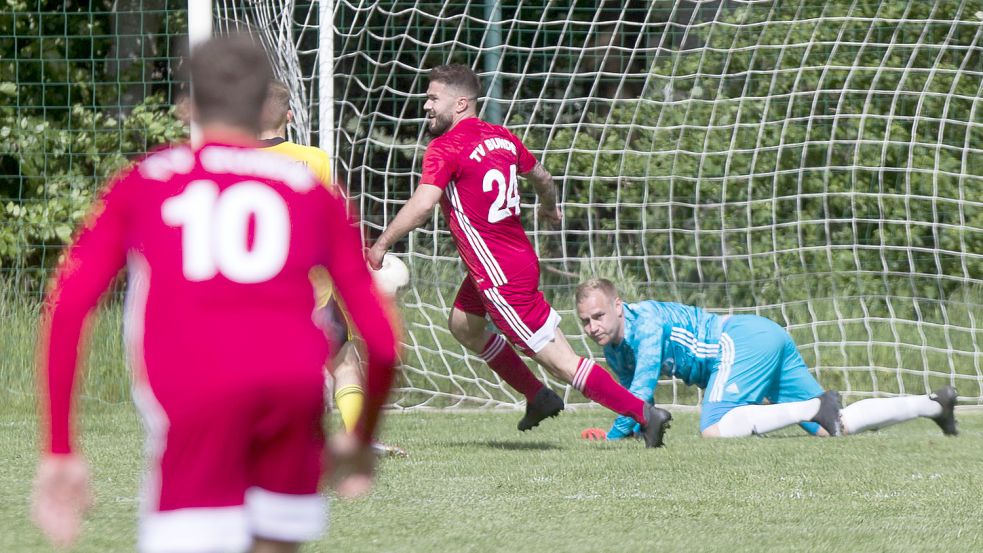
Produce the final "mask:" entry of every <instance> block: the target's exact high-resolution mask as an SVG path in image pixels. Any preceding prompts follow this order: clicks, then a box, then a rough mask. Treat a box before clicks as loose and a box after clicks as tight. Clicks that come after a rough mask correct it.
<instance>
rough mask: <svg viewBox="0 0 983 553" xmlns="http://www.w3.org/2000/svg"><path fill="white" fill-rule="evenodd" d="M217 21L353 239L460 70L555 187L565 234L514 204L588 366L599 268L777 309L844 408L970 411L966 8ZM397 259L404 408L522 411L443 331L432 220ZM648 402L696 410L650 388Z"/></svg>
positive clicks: (419, 143) (981, 255)
mask: <svg viewBox="0 0 983 553" xmlns="http://www.w3.org/2000/svg"><path fill="white" fill-rule="evenodd" d="M213 10H214V15H215V30H216V31H217V32H226V31H228V30H231V29H250V30H252V31H253V32H256V33H258V34H260V35H261V36H262V37H263V41H264V44H265V46H266V47H267V49H268V51H269V52H270V54H271V58H272V59H273V60H274V61H275V62H276V64H277V72H278V76H279V77H280V78H281V79H283V80H285V81H286V82H287V83H288V84H289V85H291V86H292V87H293V88H294V92H295V94H294V96H295V97H294V98H293V103H292V104H291V107H292V108H293V109H294V112H295V114H299V115H298V117H297V118H296V120H295V126H294V127H293V128H292V129H291V138H292V139H294V140H297V141H298V142H301V143H308V141H310V142H311V143H316V144H319V145H320V146H321V147H323V148H326V149H327V150H328V151H329V152H331V153H332V157H333V159H334V161H335V171H336V174H337V175H338V176H339V177H340V178H341V180H342V181H343V182H345V183H346V184H347V186H348V188H349V192H350V195H351V197H352V199H353V202H354V205H355V206H357V209H358V211H359V215H360V216H361V218H362V221H363V223H364V225H365V227H366V228H367V230H368V232H369V234H370V238H371V237H373V236H375V235H377V234H378V232H379V231H380V230H381V229H382V228H384V227H385V225H387V224H388V223H389V221H390V220H391V219H392V217H393V215H394V214H395V212H396V211H397V210H398V209H399V207H400V206H401V205H402V204H403V203H404V202H405V201H406V199H407V198H408V197H409V196H410V194H411V193H412V191H413V187H414V186H415V185H416V184H417V183H418V179H419V175H420V162H421V158H422V154H423V151H424V148H425V138H424V134H423V120H424V114H423V111H422V105H423V102H424V100H425V98H424V91H425V88H426V83H427V69H428V68H429V67H431V66H433V65H435V64H439V63H446V62H449V61H453V62H458V63H466V64H468V65H470V66H471V67H473V68H474V69H475V70H476V72H478V73H479V75H480V76H481V77H482V79H483V81H484V84H485V86H486V87H487V90H486V93H485V95H484V97H483V98H481V110H482V111H481V115H482V116H483V117H484V118H486V119H489V120H493V121H500V122H502V123H503V124H505V125H506V126H507V127H509V128H510V129H511V130H512V131H513V132H515V133H516V134H517V135H518V136H519V137H520V138H522V139H523V140H524V141H525V142H526V144H527V145H528V146H529V147H530V148H531V149H532V150H533V152H534V153H535V154H536V155H537V157H538V158H539V159H540V160H541V161H542V162H543V163H544V164H545V165H546V167H547V168H548V169H549V170H550V171H551V172H552V173H553V174H554V175H555V176H556V177H557V182H558V183H559V185H560V192H561V200H562V202H563V206H564V212H565V220H564V223H563V227H562V228H560V229H546V228H541V227H540V226H539V224H538V222H536V221H535V220H534V218H533V217H532V215H533V213H534V209H533V204H532V202H533V200H534V198H533V196H531V195H530V194H524V195H523V202H524V203H523V218H524V221H525V222H526V224H527V228H528V229H529V230H530V239H531V240H532V242H533V244H534V246H535V247H536V249H537V251H538V252H539V254H540V256H541V258H542V262H543V275H544V282H543V285H544V287H545V291H546V294H547V297H548V298H549V300H550V301H551V302H552V303H553V304H554V305H555V306H556V307H557V308H558V310H560V311H561V314H563V315H564V322H563V325H562V329H563V330H564V332H565V333H566V334H567V335H568V336H570V337H571V339H572V341H573V343H574V346H575V348H577V349H578V350H580V351H587V349H588V348H590V349H591V351H593V353H594V355H595V356H597V357H599V356H600V352H599V351H598V349H597V348H596V347H593V348H592V347H591V344H590V343H589V341H587V340H585V339H584V337H583V335H582V333H581V332H580V330H579V328H578V327H577V324H576V318H575V316H574V315H573V313H572V310H571V309H572V300H571V297H570V296H571V293H572V289H573V287H574V286H575V285H576V284H577V282H578V281H579V280H581V279H582V278H584V277H587V276H594V275H597V276H606V277H609V278H612V279H613V280H615V281H616V282H617V283H618V284H619V285H620V286H621V288H622V292H623V296H624V297H625V299H626V301H637V300H641V299H648V298H653V299H660V300H672V301H681V302H685V303H694V304H698V305H703V306H706V307H709V308H712V309H713V310H715V311H719V312H724V313H757V314H761V315H764V316H768V317H770V318H772V319H774V320H776V321H777V322H779V323H780V324H782V325H783V326H785V327H786V328H788V329H789V331H790V332H791V333H792V335H793V336H794V337H795V339H796V341H797V343H798V345H799V348H800V351H801V352H802V353H803V355H804V356H805V358H806V361H807V362H808V364H809V365H810V367H812V368H813V370H814V371H815V374H816V375H817V377H818V378H819V380H820V382H821V383H822V384H823V385H824V386H825V387H827V388H831V389H839V390H841V391H843V392H844V395H845V397H846V398H847V400H848V401H850V400H855V399H860V398H864V397H873V396H888V395H898V394H921V393H925V392H927V391H929V390H931V389H933V388H935V387H938V386H940V385H942V384H953V385H955V386H956V387H957V388H958V389H959V392H960V394H961V396H962V397H963V398H964V401H965V402H968V403H976V404H980V403H983V100H981V96H983V2H981V1H980V0H959V1H943V0H938V1H925V2H891V1H888V0H881V1H874V2H871V1H869V0H864V1H860V0H829V1H824V2H810V1H807V0H791V1H790V0H727V1H699V2H697V1H686V0H674V1H671V2H670V1H657V2H647V1H641V0H629V1H619V2H609V1H602V0H595V1H591V2H587V1H584V0H572V1H569V2H558V1H552V0H541V1H535V2H533V1H527V0H511V1H502V0H484V1H480V0H479V1H474V0H470V1H460V2H457V1H449V2H437V3H433V2H419V1H418V0H393V1H391V2H384V3H383V2H374V3H365V2H359V1H357V0H337V1H335V2H302V1H296V2H295V1H293V0H262V1H259V0H257V1H251V2H227V1H222V0H216V1H215V2H214V7H213ZM329 14H333V15H329ZM326 31H330V32H327V33H326ZM319 33H320V34H319ZM332 110H333V112H334V115H333V119H332V115H331V113H332ZM315 131H317V132H315ZM312 137H314V138H312ZM394 250H395V252H396V253H398V254H399V255H400V256H401V257H403V259H404V260H406V261H407V264H408V265H409V266H410V270H411V274H412V277H413V279H412V286H411V288H410V289H409V290H408V291H407V292H406V293H405V294H404V295H403V297H402V302H403V315H404V317H405V320H406V325H405V326H406V331H407V336H406V351H405V354H404V362H405V368H404V371H403V376H402V381H401V389H400V391H399V392H398V393H397V394H396V395H395V396H394V397H395V403H396V405H397V406H399V407H406V408H411V407H414V408H418V407H484V406H514V405H518V404H519V403H520V402H521V400H522V397H521V395H520V394H517V393H515V392H514V391H512V390H511V389H509V388H508V387H507V386H506V385H504V383H503V382H502V381H501V380H500V379H499V378H498V377H497V376H496V375H495V374H494V373H492V372H491V371H490V370H488V369H487V367H485V366H484V364H483V363H482V362H481V361H480V360H478V359H477V358H476V357H475V356H473V355H470V354H468V353H467V352H466V351H465V350H464V349H463V348H462V347H461V346H459V345H457V344H456V342H455V341H454V340H453V338H452V337H451V336H450V334H449V332H448V331H447V329H446V318H447V314H448V311H449V308H450V306H451V302H452V301H453V297H454V294H455V291H456V289H457V286H458V285H459V283H460V281H461V278H462V277H463V275H464V272H463V270H462V267H461V264H460V262H459V261H458V259H457V256H456V253H455V251H454V247H453V244H452V241H451V238H450V236H449V234H448V232H447V231H446V228H445V226H444V225H443V224H442V222H441V221H440V218H439V217H435V218H434V219H433V221H431V222H430V223H428V224H427V225H426V226H425V227H424V228H422V229H420V230H418V231H416V232H414V233H412V234H411V236H410V237H408V239H407V240H405V241H404V242H403V243H401V244H399V245H397V246H396V247H395V248H394ZM538 370H539V369H537V371H538ZM540 374H541V376H543V377H545V376H546V375H545V374H544V373H542V372H541V371H540ZM552 383H553V385H554V388H555V389H560V385H559V384H558V383H556V382H555V381H553V382H552ZM566 395H567V399H568V400H570V401H574V402H577V401H583V400H582V398H580V396H579V394H576V393H573V394H571V393H570V390H569V389H566ZM656 399H657V401H658V402H660V403H670V404H675V405H694V404H695V403H696V402H697V401H698V396H697V393H696V391H695V390H692V389H687V388H685V387H684V386H681V385H679V384H678V383H676V382H672V381H668V380H667V381H665V382H662V383H661V384H660V385H659V389H658V391H657V396H656Z"/></svg>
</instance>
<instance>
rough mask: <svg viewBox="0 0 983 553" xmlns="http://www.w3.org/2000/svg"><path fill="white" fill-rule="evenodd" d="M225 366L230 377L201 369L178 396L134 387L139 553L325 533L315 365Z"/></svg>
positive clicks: (171, 390) (320, 380) (320, 393)
mask: <svg viewBox="0 0 983 553" xmlns="http://www.w3.org/2000/svg"><path fill="white" fill-rule="evenodd" d="M229 365H230V369H229V370H232V369H233V368H235V369H238V371H233V372H235V373H236V377H235V378H228V376H229V375H226V376H227V377H226V378H218V377H217V376H218V375H212V376H210V377H208V376H203V375H206V374H208V373H209V372H213V371H208V370H202V371H200V372H199V373H198V374H199V375H202V376H203V377H200V379H199V380H197V381H188V382H187V384H186V386H183V387H181V389H175V386H173V385H172V386H157V387H156V388H155V389H152V388H151V386H148V385H147V383H146V381H145V380H143V381H141V379H137V381H136V386H135V387H134V399H135V400H136V403H137V407H138V408H139V409H140V411H141V414H142V415H143V417H144V422H145V426H146V429H147V453H148V457H149V459H148V460H149V469H148V473H147V475H146V477H145V479H144V484H143V490H142V494H141V498H142V507H141V515H140V530H139V540H138V541H139V549H140V551H143V552H164V551H168V552H174V551H177V552H206V551H246V550H247V549H248V548H249V546H250V544H251V542H252V539H253V537H254V536H258V537H262V538H266V539H271V540H280V541H288V542H303V541H308V540H311V539H315V538H317V537H318V536H320V535H321V534H322V533H323V532H324V530H325V528H326V526H327V503H326V501H325V499H324V498H323V497H322V496H321V495H319V494H318V493H317V492H318V482H319V481H320V478H321V472H322V455H323V451H324V443H325V436H324V431H323V427H322V416H323V413H324V375H323V372H322V371H321V369H320V367H318V368H317V370H314V368H311V369H309V370H305V371H300V370H296V369H294V370H288V369H287V367H282V366H281V367H266V368H265V369H264V370H262V371H260V370H257V369H256V368H250V367H248V366H244V365H246V363H244V364H241V365H238V366H234V365H235V364H234V363H229ZM176 372H184V371H181V370H180V369H179V370H178V371H176ZM264 372H265V373H266V374H264Z"/></svg>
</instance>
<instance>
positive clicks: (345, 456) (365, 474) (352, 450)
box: [331, 432, 376, 499]
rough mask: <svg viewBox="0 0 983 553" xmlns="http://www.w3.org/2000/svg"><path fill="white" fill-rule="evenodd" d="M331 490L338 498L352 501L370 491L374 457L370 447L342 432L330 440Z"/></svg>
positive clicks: (373, 471)
mask: <svg viewBox="0 0 983 553" xmlns="http://www.w3.org/2000/svg"><path fill="white" fill-rule="evenodd" d="M331 458H332V463H331V465H332V472H331V488H332V489H334V491H335V492H336V493H337V494H338V496H339V497H343V498H346V499H354V498H357V497H362V496H364V495H365V494H367V493H369V491H370V490H371V489H372V483H373V479H374V473H375V462H376V455H375V452H373V451H372V446H370V445H366V444H363V443H362V442H361V441H359V440H358V438H356V437H355V436H354V435H352V434H350V433H348V432H344V433H341V434H338V435H336V436H334V437H333V438H332V439H331Z"/></svg>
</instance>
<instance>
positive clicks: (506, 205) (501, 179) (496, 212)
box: [481, 165, 519, 223]
mask: <svg viewBox="0 0 983 553" xmlns="http://www.w3.org/2000/svg"><path fill="white" fill-rule="evenodd" d="M517 181H518V179H517V178H516V169H515V165H509V180H508V182H507V183H506V182H505V175H503V174H502V172H501V171H499V170H498V169H491V170H489V171H488V172H487V173H485V179H484V181H483V182H482V183H481V189H482V190H483V191H484V192H491V191H492V188H497V191H498V195H497V196H496V197H495V201H493V202H492V204H491V207H489V208H488V222H489V223H497V222H499V221H501V220H502V219H508V218H509V217H511V216H512V209H513V208H515V214H516V215H518V214H519V186H518V182H517Z"/></svg>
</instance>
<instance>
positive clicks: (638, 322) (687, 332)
mask: <svg viewBox="0 0 983 553" xmlns="http://www.w3.org/2000/svg"><path fill="white" fill-rule="evenodd" d="M624 309H625V336H624V340H622V341H621V343H620V344H617V345H614V344H608V345H606V346H604V357H605V358H606V359H607V361H608V365H609V366H610V367H611V370H613V371H614V374H615V375H616V376H617V377H618V380H619V381H620V382H621V385H622V386H624V387H625V388H628V390H629V391H631V393H632V394H634V395H635V397H638V398H640V399H643V400H645V401H647V402H650V403H651V402H652V395H653V394H654V393H655V387H656V385H658V383H659V376H660V375H666V376H674V377H676V378H679V379H681V380H682V381H683V382H685V383H686V384H690V385H695V386H699V387H700V388H706V386H707V381H709V379H710V374H711V372H712V370H713V367H714V366H715V364H716V361H717V358H718V356H719V351H720V346H719V343H718V342H719V340H720V331H721V327H722V326H723V321H724V319H725V317H719V316H717V315H714V314H713V313H710V312H708V311H704V310H703V309H700V308H699V307H693V306H691V305H683V304H681V303H671V302H660V301H642V302H638V303H626V304H624ZM636 431H638V424H637V423H636V422H635V421H634V420H633V419H632V418H631V417H618V418H617V419H615V421H614V425H612V426H611V430H609V431H608V439H612V440H616V439H619V438H624V437H627V436H630V435H631V434H632V433H634V432H636Z"/></svg>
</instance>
